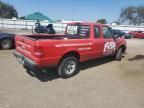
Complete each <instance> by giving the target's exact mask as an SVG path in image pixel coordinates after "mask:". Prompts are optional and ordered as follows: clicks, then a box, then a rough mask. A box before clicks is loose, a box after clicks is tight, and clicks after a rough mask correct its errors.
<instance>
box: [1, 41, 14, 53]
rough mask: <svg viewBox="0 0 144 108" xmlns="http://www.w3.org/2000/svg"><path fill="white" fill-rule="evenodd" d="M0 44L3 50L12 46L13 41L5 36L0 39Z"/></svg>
mask: <svg viewBox="0 0 144 108" xmlns="http://www.w3.org/2000/svg"><path fill="white" fill-rule="evenodd" d="M0 45H1V48H2V49H4V50H7V49H11V48H12V47H13V41H12V40H11V39H9V38H6V39H3V40H2V41H1V43H0Z"/></svg>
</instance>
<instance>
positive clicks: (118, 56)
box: [115, 48, 123, 61]
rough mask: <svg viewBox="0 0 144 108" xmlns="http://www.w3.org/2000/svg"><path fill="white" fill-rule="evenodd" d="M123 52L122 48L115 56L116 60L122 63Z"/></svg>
mask: <svg viewBox="0 0 144 108" xmlns="http://www.w3.org/2000/svg"><path fill="white" fill-rule="evenodd" d="M122 50H123V49H122V48H119V49H118V51H117V53H116V55H115V59H116V60H118V61H121V59H122V54H123V52H122Z"/></svg>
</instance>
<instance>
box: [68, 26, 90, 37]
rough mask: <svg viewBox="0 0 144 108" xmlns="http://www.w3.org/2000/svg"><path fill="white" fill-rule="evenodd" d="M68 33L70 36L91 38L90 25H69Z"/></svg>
mask: <svg viewBox="0 0 144 108" xmlns="http://www.w3.org/2000/svg"><path fill="white" fill-rule="evenodd" d="M66 34H67V36H68V37H70V38H80V39H83V38H89V37H90V26H89V25H68V26H67V30H66Z"/></svg>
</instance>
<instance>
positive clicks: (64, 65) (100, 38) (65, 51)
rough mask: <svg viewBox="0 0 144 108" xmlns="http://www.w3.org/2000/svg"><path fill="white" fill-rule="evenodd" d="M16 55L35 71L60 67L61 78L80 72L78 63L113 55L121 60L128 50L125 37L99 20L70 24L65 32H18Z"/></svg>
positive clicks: (27, 67)
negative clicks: (30, 33) (97, 21)
mask: <svg viewBox="0 0 144 108" xmlns="http://www.w3.org/2000/svg"><path fill="white" fill-rule="evenodd" d="M15 44H16V51H15V52H14V56H15V57H16V58H17V60H18V61H19V62H20V63H21V64H22V65H23V66H24V67H25V68H26V69H27V70H29V69H30V70H33V71H39V70H44V69H46V68H48V67H57V72H58V74H59V76H60V77H62V78H69V77H71V76H73V75H75V74H76V73H77V72H78V71H79V63H80V62H84V61H88V60H92V59H96V58H100V57H104V56H114V57H115V58H116V60H121V58H122V54H123V53H124V52H125V51H126V41H125V39H124V38H115V37H114V36H113V33H112V29H111V28H110V27H108V26H107V25H102V24H96V23H69V24H68V25H67V27H66V30H65V34H64V35H59V34H53V35H42V34H39V35H23V36H20V35H16V36H15Z"/></svg>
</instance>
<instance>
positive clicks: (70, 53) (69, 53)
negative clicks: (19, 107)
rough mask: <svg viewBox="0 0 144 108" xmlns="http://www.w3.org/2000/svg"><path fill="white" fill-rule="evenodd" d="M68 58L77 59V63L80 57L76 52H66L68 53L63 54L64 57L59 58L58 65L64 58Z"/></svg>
mask: <svg viewBox="0 0 144 108" xmlns="http://www.w3.org/2000/svg"><path fill="white" fill-rule="evenodd" d="M68 56H74V57H76V58H77V59H78V61H79V60H80V55H79V53H78V52H76V51H71V52H68V53H66V54H64V55H63V56H62V57H61V59H60V61H59V63H60V62H61V61H62V60H63V59H64V58H66V57H68Z"/></svg>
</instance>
